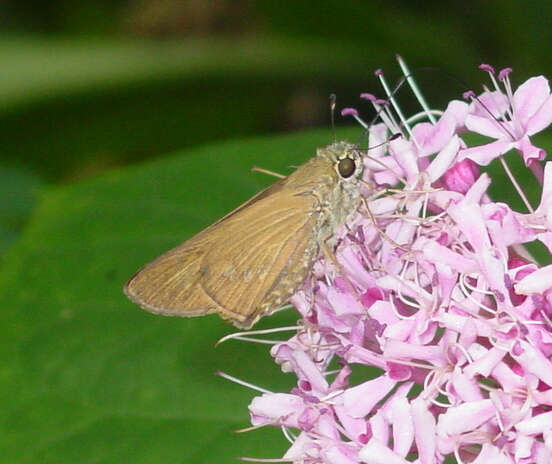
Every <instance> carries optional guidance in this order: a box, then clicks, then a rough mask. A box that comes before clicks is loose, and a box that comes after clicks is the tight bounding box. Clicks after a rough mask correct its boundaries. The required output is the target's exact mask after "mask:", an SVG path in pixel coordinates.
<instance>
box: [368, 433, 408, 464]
mask: <svg viewBox="0 0 552 464" xmlns="http://www.w3.org/2000/svg"><path fill="white" fill-rule="evenodd" d="M358 457H359V458H360V460H361V461H362V462H364V463H366V464H410V463H409V461H407V460H406V459H403V458H402V457H401V456H399V455H398V454H397V453H395V452H393V451H391V450H390V449H389V448H388V447H387V446H386V445H384V444H383V443H381V442H379V441H378V440H376V439H375V438H372V439H371V440H370V441H369V442H368V443H367V444H366V445H365V446H363V447H362V449H361V450H360V451H359V453H358Z"/></svg>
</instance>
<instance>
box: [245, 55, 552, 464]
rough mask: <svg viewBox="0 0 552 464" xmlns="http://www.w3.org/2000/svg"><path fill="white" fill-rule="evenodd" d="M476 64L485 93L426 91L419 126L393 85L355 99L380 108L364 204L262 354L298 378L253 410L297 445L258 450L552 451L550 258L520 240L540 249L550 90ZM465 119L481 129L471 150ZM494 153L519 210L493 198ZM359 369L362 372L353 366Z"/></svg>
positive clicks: (306, 458)
mask: <svg viewBox="0 0 552 464" xmlns="http://www.w3.org/2000/svg"><path fill="white" fill-rule="evenodd" d="M482 69H484V70H485V71H487V72H488V73H489V76H490V79H491V82H492V86H491V88H490V89H487V88H485V90H484V92H483V93H482V94H481V95H479V96H476V95H475V93H473V92H468V93H466V94H465V95H464V97H465V99H467V102H465V101H452V102H451V103H450V104H449V105H448V107H447V108H446V110H445V111H444V112H442V113H438V112H435V111H434V110H429V109H428V108H427V105H426V104H425V102H424V101H423V100H421V103H422V107H424V111H422V115H424V116H425V117H426V122H418V121H420V115H416V116H415V117H412V118H410V119H409V120H407V119H405V118H404V117H403V116H402V115H401V112H400V109H398V107H396V106H395V101H394V96H393V95H392V94H391V93H390V92H389V93H388V97H387V99H385V100H380V99H377V98H375V97H374V96H372V95H370V94H363V95H362V98H365V99H367V100H369V101H370V102H371V103H372V104H373V106H374V107H375V109H376V111H377V112H378V116H379V118H380V120H381V122H380V123H378V124H374V125H371V126H368V125H366V127H367V130H368V133H369V146H370V147H373V148H370V149H368V151H367V156H366V159H365V165H366V170H365V180H366V182H367V184H369V185H370V186H371V187H370V189H368V190H369V191H368V192H367V202H366V205H363V207H362V208H361V210H360V211H359V213H358V214H357V215H355V216H354V217H353V218H352V219H351V221H350V222H349V223H348V225H347V227H346V228H344V230H343V232H342V234H341V240H340V242H339V245H338V248H337V251H336V257H337V260H338V262H339V264H340V269H336V268H335V266H333V265H332V264H329V263H325V262H323V261H321V262H318V263H317V264H316V267H315V276H316V279H314V281H313V282H311V283H309V284H308V285H307V286H306V288H305V289H304V290H303V291H301V292H299V293H297V294H296V295H294V297H293V299H292V303H293V304H294V306H295V307H296V308H297V309H298V310H299V311H300V313H301V315H302V318H303V319H302V321H301V324H300V325H299V328H298V330H297V333H296V334H295V335H294V336H293V337H292V338H291V339H290V340H288V341H286V342H283V343H282V342H279V343H277V344H275V345H274V346H273V347H272V350H271V354H272V355H273V357H274V358H275V360H276V362H277V363H278V364H280V365H281V367H282V369H283V370H284V371H285V372H293V373H294V374H295V375H296V376H297V378H298V382H297V386H296V387H295V388H294V389H293V390H292V391H290V392H288V393H269V392H267V393H264V394H262V395H261V396H258V397H256V398H254V399H253V401H252V403H251V405H250V406H249V410H250V414H251V421H252V424H253V425H254V426H263V425H271V426H278V427H281V428H282V429H283V430H284V434H285V436H286V437H287V438H288V439H289V440H290V442H291V445H290V447H289V449H288V450H287V452H286V453H285V455H284V456H283V457H282V458H278V459H269V460H266V461H264V460H261V459H259V460H258V461H261V462H292V463H302V464H316V463H324V464H357V463H367V464H407V463H420V464H433V463H443V462H445V460H446V459H447V457H448V458H449V459H447V461H446V462H458V463H474V464H483V463H484V464H507V463H508V464H509V463H520V464H522V463H526V464H529V463H539V464H549V463H551V462H552V265H544V264H539V263H538V262H537V261H536V260H535V259H534V258H533V257H532V256H531V254H530V253H529V252H527V250H526V249H525V245H526V244H528V243H530V242H540V243H541V244H542V245H544V246H543V247H542V248H543V249H545V250H546V251H547V252H548V253H550V252H552V163H550V162H548V163H546V164H543V163H541V162H542V161H543V160H544V159H545V157H546V152H545V151H544V150H543V149H542V148H539V147H537V146H535V145H533V143H532V142H531V139H530V137H531V136H532V135H534V134H535V133H537V132H539V131H541V130H543V129H544V128H546V127H547V126H548V125H549V124H550V123H551V122H552V96H551V94H550V88H549V84H548V81H547V80H546V79H545V78H544V77H542V76H539V77H534V78H531V79H529V80H527V81H526V82H525V83H523V84H522V85H521V86H520V87H518V88H517V90H515V92H514V91H513V90H512V88H511V84H510V81H509V73H510V70H508V69H507V70H503V71H501V72H499V73H495V72H494V70H493V69H492V68H491V67H490V66H488V65H484V66H482ZM380 74H381V73H380ZM406 80H410V78H409V77H407V79H406ZM344 114H351V115H353V116H354V117H356V118H357V119H358V120H359V121H360V122H361V123H362V124H364V122H363V121H362V120H361V119H360V118H359V116H358V114H357V112H356V111H355V110H352V109H349V110H344ZM470 133H477V134H480V135H483V136H486V137H487V138H491V139H493V140H492V141H490V142H489V143H485V144H483V145H478V146H468V144H467V142H466V140H468V139H469V135H468V134H470ZM397 134H400V135H399V136H397ZM480 139H481V137H480ZM515 153H517V154H519V155H521V157H522V158H523V160H524V163H525V166H527V168H528V170H529V172H530V174H531V176H532V177H533V178H534V179H535V180H534V182H536V183H539V185H540V186H541V191H542V194H541V198H540V204H538V205H537V206H536V207H534V208H533V207H532V206H531V204H530V201H529V200H528V199H527V198H525V196H523V192H522V190H521V188H520V187H519V185H518V184H517V183H516V181H515V178H514V174H512V173H511V172H510V170H509V169H508V164H507V163H506V159H507V157H508V156H515ZM505 155H506V156H505ZM493 160H496V161H495V162H494V164H500V163H502V164H503V167H504V169H506V170H507V172H508V174H509V175H511V176H512V177H511V179H512V182H514V183H515V185H516V188H517V189H518V190H519V192H520V195H522V196H523V201H524V202H525V208H524V211H515V210H514V209H512V207H511V206H510V205H508V204H507V203H504V202H500V201H496V200H499V199H498V198H491V197H490V195H489V194H488V192H487V190H488V187H489V185H490V184H491V178H490V175H489V174H488V173H487V172H484V171H483V168H482V167H485V166H487V165H489V164H490V163H491V162H493ZM525 209H526V210H525ZM362 365H364V366H373V369H372V370H371V371H369V372H371V373H372V375H371V378H364V379H360V380H358V378H359V376H358V375H356V376H352V374H353V373H354V372H355V369H360V368H361V366H362ZM363 372H367V370H366V369H364V370H363ZM352 377H353V378H356V379H357V380H356V381H355V382H354V384H353V382H352V381H351V378H352ZM450 457H452V458H450ZM244 459H245V458H244ZM451 459H452V461H451ZM247 460H249V458H247Z"/></svg>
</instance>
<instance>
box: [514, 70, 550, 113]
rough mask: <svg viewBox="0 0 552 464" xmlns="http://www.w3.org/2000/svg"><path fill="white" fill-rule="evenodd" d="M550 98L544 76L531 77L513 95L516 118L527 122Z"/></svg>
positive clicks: (548, 87)
mask: <svg viewBox="0 0 552 464" xmlns="http://www.w3.org/2000/svg"><path fill="white" fill-rule="evenodd" d="M549 96H550V86H549V85H548V80H547V79H546V78H545V77H544V76H537V77H532V78H530V79H528V80H526V81H525V82H524V83H523V84H521V85H520V86H519V87H518V88H517V90H516V91H515V93H514V110H515V112H516V117H518V118H520V119H521V120H522V121H528V120H529V118H530V117H531V116H533V115H534V114H535V113H536V112H537V110H538V109H539V108H540V107H541V106H542V104H543V103H544V102H545V101H546V99H547V98H548V97H549Z"/></svg>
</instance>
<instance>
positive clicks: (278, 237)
mask: <svg viewBox="0 0 552 464" xmlns="http://www.w3.org/2000/svg"><path fill="white" fill-rule="evenodd" d="M346 158H347V159H348V160H352V161H353V163H354V164H353V169H354V171H353V172H352V174H350V175H349V172H347V174H348V175H347V177H343V176H342V175H341V173H340V168H342V166H341V165H340V164H339V163H340V162H341V160H344V159H346ZM342 170H343V169H342ZM361 175H362V160H361V158H360V155H359V153H358V152H357V151H356V148H355V147H354V146H353V145H350V144H348V143H345V142H337V143H334V144H333V145H330V146H328V147H325V148H320V149H318V151H317V155H316V156H315V157H314V158H312V159H310V160H309V161H308V162H307V163H305V164H304V165H302V166H300V167H299V168H297V170H295V172H293V173H292V174H290V175H289V176H288V177H286V178H284V179H282V180H280V181H278V182H276V183H275V184H273V185H271V186H270V187H268V188H267V189H265V190H263V191H262V192H260V193H259V194H257V195H256V196H255V197H253V198H252V199H251V200H249V201H248V202H246V203H244V204H243V205H241V206H240V207H238V208H237V209H235V210H234V211H232V212H231V213H229V214H227V215H226V216H224V217H223V218H222V219H220V220H219V221H217V222H216V223H215V224H213V225H211V226H209V227H208V228H207V229H205V230H203V231H201V232H199V233H198V234H197V235H195V236H194V237H192V238H190V239H189V240H187V241H186V242H184V243H183V244H182V245H180V246H178V247H176V248H174V249H172V250H170V251H168V252H167V253H165V254H164V255H162V256H160V257H159V258H157V259H156V260H154V261H152V262H151V263H149V264H147V265H146V266H144V268H142V269H141V270H140V271H138V272H137V273H136V274H135V275H134V276H133V277H132V278H131V279H130V280H129V281H128V283H127V285H126V286H125V293H126V294H127V295H128V296H129V298H130V299H132V300H133V301H134V302H136V303H137V304H138V305H140V306H141V307H143V308H144V309H147V310H149V311H151V312H154V313H159V314H165V315H171V316H198V315H202V314H208V313H213V312H218V313H219V314H220V316H221V317H223V318H224V319H229V320H231V321H232V323H233V324H234V325H236V326H237V327H240V328H249V327H251V326H252V325H253V324H254V323H255V322H256V321H257V320H258V319H259V318H260V317H261V316H263V315H266V314H270V313H272V312H274V311H275V310H277V309H279V308H280V307H281V306H282V305H283V304H284V303H285V302H287V301H288V300H289V298H290V297H291V295H293V294H294V293H295V292H296V291H297V290H298V289H299V288H300V287H301V286H302V284H303V283H304V281H305V279H306V278H307V277H308V275H309V271H310V268H311V266H312V264H313V262H314V261H315V260H316V259H317V258H318V257H319V255H320V250H321V247H322V246H324V244H327V245H328V246H329V247H332V246H333V244H334V243H335V232H336V231H337V229H338V228H339V227H341V226H342V225H343V224H344V223H345V221H346V219H347V217H348V216H349V215H350V214H351V213H352V212H354V211H356V209H357V207H358V205H359V203H360V186H359V181H360V178H361Z"/></svg>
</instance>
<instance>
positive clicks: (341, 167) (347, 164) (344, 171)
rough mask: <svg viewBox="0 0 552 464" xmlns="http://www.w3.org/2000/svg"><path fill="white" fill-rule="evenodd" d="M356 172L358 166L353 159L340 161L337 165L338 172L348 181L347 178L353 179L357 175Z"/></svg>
mask: <svg viewBox="0 0 552 464" xmlns="http://www.w3.org/2000/svg"><path fill="white" fill-rule="evenodd" d="M355 170H356V165H355V162H354V161H353V160H352V159H351V158H343V159H340V160H339V162H338V163H337V171H338V172H339V175H340V176H341V177H343V178H344V179H347V177H351V176H352V175H353V174H354V173H355Z"/></svg>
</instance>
